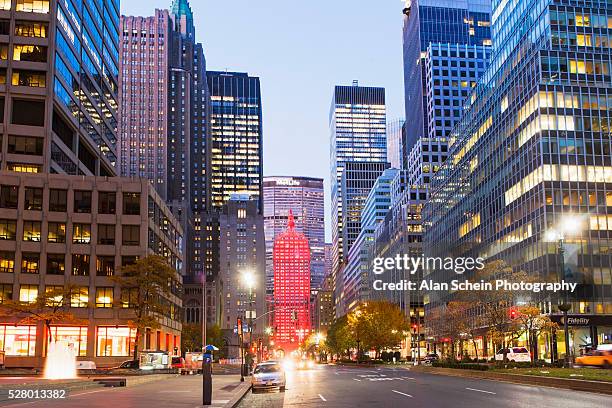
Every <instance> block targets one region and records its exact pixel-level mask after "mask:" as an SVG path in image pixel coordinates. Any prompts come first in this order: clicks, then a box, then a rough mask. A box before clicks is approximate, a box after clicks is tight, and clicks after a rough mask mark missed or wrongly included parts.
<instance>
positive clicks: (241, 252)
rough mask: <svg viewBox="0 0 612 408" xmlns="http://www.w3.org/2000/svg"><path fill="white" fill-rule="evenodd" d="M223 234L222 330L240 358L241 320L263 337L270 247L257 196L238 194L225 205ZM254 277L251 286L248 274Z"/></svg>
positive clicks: (230, 348) (232, 351)
mask: <svg viewBox="0 0 612 408" xmlns="http://www.w3.org/2000/svg"><path fill="white" fill-rule="evenodd" d="M219 230H220V236H221V242H220V249H219V259H220V264H221V270H220V271H219V280H220V281H221V282H222V285H223V286H222V291H223V292H222V296H221V299H220V301H221V303H220V304H219V305H218V307H220V308H221V310H220V311H216V314H218V315H220V317H221V329H222V330H223V332H224V336H225V338H226V341H227V344H228V355H229V356H234V357H239V354H238V351H239V350H238V348H237V347H236V346H237V345H238V344H239V341H238V337H237V336H236V334H237V332H236V328H237V326H236V325H237V320H238V318H241V319H242V322H243V323H244V324H245V327H246V324H247V323H250V326H251V327H252V330H253V331H252V333H253V336H254V338H253V339H255V338H258V337H261V336H263V333H264V328H265V326H266V321H265V320H264V319H258V317H259V316H263V314H264V313H265V271H266V269H265V267H266V249H265V239H264V223H263V217H262V215H261V214H260V213H259V206H258V202H257V200H256V199H254V198H253V197H251V196H250V195H248V194H245V195H239V194H235V195H232V196H231V197H230V199H229V200H228V201H227V203H226V204H225V205H224V206H223V207H222V209H221V212H220V215H219ZM248 275H250V276H253V277H254V279H253V282H252V283H253V286H252V287H250V288H249V286H248V282H247V280H246V278H247V276H248Z"/></svg>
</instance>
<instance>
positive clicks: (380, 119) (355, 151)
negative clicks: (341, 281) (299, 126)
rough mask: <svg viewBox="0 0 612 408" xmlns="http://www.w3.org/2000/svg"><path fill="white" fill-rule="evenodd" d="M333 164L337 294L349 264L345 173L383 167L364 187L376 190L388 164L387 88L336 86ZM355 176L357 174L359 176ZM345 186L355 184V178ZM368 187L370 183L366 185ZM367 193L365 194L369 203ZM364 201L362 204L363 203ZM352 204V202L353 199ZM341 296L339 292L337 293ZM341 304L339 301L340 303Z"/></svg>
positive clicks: (353, 214)
mask: <svg viewBox="0 0 612 408" xmlns="http://www.w3.org/2000/svg"><path fill="white" fill-rule="evenodd" d="M330 131H331V143H330V164H331V178H330V181H331V222H332V237H331V238H332V245H333V266H332V282H333V285H334V291H336V285H337V280H338V279H337V276H338V273H339V271H340V269H341V268H342V265H343V264H344V263H345V257H346V255H347V254H348V248H349V247H350V242H347V237H348V235H349V233H348V232H347V228H346V224H344V222H345V219H346V218H347V217H346V215H345V212H346V211H347V208H346V202H347V197H345V191H344V190H343V185H342V183H343V174H344V170H345V167H346V164H347V163H351V162H352V163H356V164H355V166H357V164H358V163H361V164H364V165H366V164H368V163H372V164H373V166H377V165H378V166H380V165H381V164H382V166H383V167H382V168H381V170H380V172H379V174H376V175H374V177H373V178H372V177H369V176H370V175H368V177H366V179H367V180H371V181H370V182H369V185H360V186H359V188H362V189H363V188H365V189H367V191H369V189H370V188H371V187H372V184H373V182H374V180H376V178H377V177H378V176H379V175H380V173H382V171H383V170H384V169H385V168H386V167H385V166H386V162H387V135H386V106H385V90H384V88H374V87H363V86H359V83H358V82H357V81H354V82H353V85H352V86H336V87H335V89H334V95H333V98H332V104H331V111H330ZM355 175H357V174H356V173H355ZM344 179H345V183H346V182H348V184H351V183H352V181H351V177H349V178H346V177H344ZM366 184H368V183H367V182H366ZM367 194H368V193H367V192H365V194H363V192H362V193H361V196H362V199H363V200H365V197H366V196H367ZM363 200H362V201H363ZM348 201H352V198H349V199H348ZM360 212H361V209H360V208H358V206H354V207H352V208H351V209H350V216H349V217H348V218H350V219H351V220H353V221H354V222H356V223H357V224H358V223H359V221H360V218H361V214H360ZM358 234H359V228H358V225H357V228H355V224H354V225H353V228H352V229H351V233H350V236H351V237H352V239H353V240H354V239H355V238H357V235H358ZM336 294H337V291H336ZM336 301H337V300H336Z"/></svg>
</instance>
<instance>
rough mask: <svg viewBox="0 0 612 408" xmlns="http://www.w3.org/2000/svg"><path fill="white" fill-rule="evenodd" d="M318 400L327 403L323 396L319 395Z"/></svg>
mask: <svg viewBox="0 0 612 408" xmlns="http://www.w3.org/2000/svg"><path fill="white" fill-rule="evenodd" d="M319 398H321V400H323V402H327V400H326V399H325V397H324V396H322V395H321V394H319Z"/></svg>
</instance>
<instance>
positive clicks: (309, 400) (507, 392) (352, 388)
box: [239, 366, 611, 408]
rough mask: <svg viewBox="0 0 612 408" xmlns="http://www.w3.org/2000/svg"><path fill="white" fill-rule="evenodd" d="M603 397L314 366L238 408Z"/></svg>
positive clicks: (537, 406)
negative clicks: (283, 388) (282, 388)
mask: <svg viewBox="0 0 612 408" xmlns="http://www.w3.org/2000/svg"><path fill="white" fill-rule="evenodd" d="M610 401H611V399H610V396H608V395H599V394H591V393H583V392H577V391H571V390H562V389H555V388H546V387H530V386H525V385H518V384H510V383H504V382H498V381H487V380H478V379H469V378H461V377H449V376H442V375H433V374H426V373H419V372H414V371H409V370H406V369H405V368H396V369H394V368H367V369H366V368H345V367H338V366H320V367H317V368H316V369H314V370H308V371H296V372H292V373H288V377H287V390H286V391H285V392H284V393H281V392H264V393H260V392H258V393H256V394H252V393H251V394H248V395H247V396H246V397H245V398H244V399H243V400H242V401H241V403H240V405H239V407H240V408H286V407H300V408H307V407H313V408H314V407H317V408H323V407H329V408H332V407H343V408H345V407H346V408H349V407H350V408H355V407H357V408H358V407H368V408H369V407H384V408H394V407H398V408H399V407H402V408H404V407H411V408H412V407H427V408H431V407H435V408H445V407H449V408H458V407H470V408H475V407H501V408H506V407H507V408H518V407H529V408H545V407H551V408H552V407H554V408H573V407H577V408H578V407H580V408H591V407H596V408H603V407H610V406H611V405H610V404H611V403H610Z"/></svg>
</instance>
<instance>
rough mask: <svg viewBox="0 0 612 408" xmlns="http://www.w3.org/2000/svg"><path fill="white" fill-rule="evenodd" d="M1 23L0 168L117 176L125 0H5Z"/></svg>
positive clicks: (29, 171)
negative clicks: (121, 3)
mask: <svg viewBox="0 0 612 408" xmlns="http://www.w3.org/2000/svg"><path fill="white" fill-rule="evenodd" d="M0 22H1V23H2V24H1V25H2V27H3V29H2V30H3V32H2V35H3V38H4V40H3V41H2V42H4V44H2V47H3V49H5V52H6V53H7V57H8V58H6V60H7V61H6V62H5V63H3V65H2V68H0V82H1V84H0V107H1V110H0V119H1V120H2V123H4V124H5V126H4V127H3V132H2V133H3V134H2V144H1V147H0V151H1V152H2V160H1V161H0V170H6V171H13V172H21V173H43V172H44V173H50V172H53V173H62V174H70V175H86V176H90V175H100V176H114V175H116V174H117V171H116V170H115V165H116V162H117V146H116V145H117V101H118V97H117V93H118V72H119V71H118V68H117V67H118V66H119V52H118V45H119V3H118V1H111V0H106V1H100V2H85V3H79V7H75V6H74V5H73V4H72V3H69V2H61V1H55V0H51V1H48V0H43V1H35V2H33V1H24V0H17V1H5V2H3V3H2V5H1V6H0ZM9 46H10V47H9ZM9 48H10V49H9ZM7 78H8V80H7Z"/></svg>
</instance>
